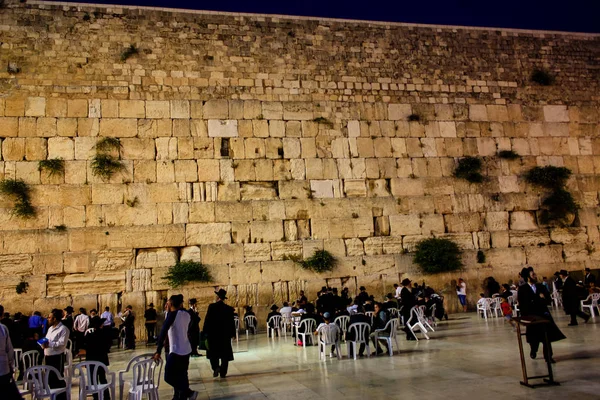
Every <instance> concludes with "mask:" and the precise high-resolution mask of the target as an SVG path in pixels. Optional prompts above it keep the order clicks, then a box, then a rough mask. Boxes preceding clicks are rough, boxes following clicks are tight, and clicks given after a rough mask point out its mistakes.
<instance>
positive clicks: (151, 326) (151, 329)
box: [146, 322, 156, 343]
mask: <svg viewBox="0 0 600 400" xmlns="http://www.w3.org/2000/svg"><path fill="white" fill-rule="evenodd" d="M146 334H147V335H148V343H154V336H156V322H151V323H146Z"/></svg>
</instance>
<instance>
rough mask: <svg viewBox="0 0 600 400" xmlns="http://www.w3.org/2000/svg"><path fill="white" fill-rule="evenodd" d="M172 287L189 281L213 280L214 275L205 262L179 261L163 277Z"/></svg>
mask: <svg viewBox="0 0 600 400" xmlns="http://www.w3.org/2000/svg"><path fill="white" fill-rule="evenodd" d="M163 279H165V280H166V281H167V283H168V284H169V286H171V287H172V288H176V287H180V286H182V285H184V284H186V283H189V282H212V276H211V275H210V273H209V272H208V269H207V268H206V266H204V265H203V264H201V263H199V262H196V261H177V263H175V265H173V266H171V267H169V270H168V271H167V274H166V275H165V277H164V278H163Z"/></svg>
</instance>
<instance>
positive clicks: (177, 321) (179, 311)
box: [153, 294, 198, 400]
mask: <svg viewBox="0 0 600 400" xmlns="http://www.w3.org/2000/svg"><path fill="white" fill-rule="evenodd" d="M167 304H168V306H169V313H168V314H167V319H166V320H165V322H164V324H163V326H162V328H161V330H160V334H159V336H158V347H157V348H156V353H154V357H153V358H154V359H155V360H159V359H160V353H161V352H162V348H163V345H164V343H165V339H166V338H167V336H168V338H169V354H168V355H167V362H166V364H165V382H167V383H168V384H169V385H171V386H173V392H174V394H173V400H196V398H197V397H198V392H195V391H193V390H191V389H190V382H189V378H188V368H189V365H190V354H191V353H192V346H191V344H190V340H189V338H188V331H189V329H190V322H191V316H190V314H189V312H187V311H186V310H184V309H183V295H181V294H178V295H173V296H171V297H170V298H169V301H168V302H167Z"/></svg>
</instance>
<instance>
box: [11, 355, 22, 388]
mask: <svg viewBox="0 0 600 400" xmlns="http://www.w3.org/2000/svg"><path fill="white" fill-rule="evenodd" d="M13 351H14V354H15V362H14V364H13V378H14V380H15V381H16V380H17V378H18V377H19V367H20V366H21V359H22V358H23V349H13Z"/></svg>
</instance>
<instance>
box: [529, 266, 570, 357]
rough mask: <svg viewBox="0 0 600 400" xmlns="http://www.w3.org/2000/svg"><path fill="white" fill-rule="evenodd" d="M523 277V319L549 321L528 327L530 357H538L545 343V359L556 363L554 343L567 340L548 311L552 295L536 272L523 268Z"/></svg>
mask: <svg viewBox="0 0 600 400" xmlns="http://www.w3.org/2000/svg"><path fill="white" fill-rule="evenodd" d="M521 277H522V278H523V279H524V280H525V283H524V284H523V285H521V286H519V291H518V298H519V308H520V310H521V315H522V316H523V319H530V320H543V321H547V323H546V324H535V325H528V326H527V331H526V333H525V336H526V337H527V342H528V343H529V346H531V351H530V353H529V356H530V357H531V358H536V357H537V351H538V349H539V347H540V342H542V343H544V359H545V360H546V361H549V362H552V363H554V362H555V361H554V359H553V358H552V342H556V341H559V340H563V339H565V335H563V333H562V332H561V331H560V329H558V327H557V326H556V324H555V323H554V320H553V319H552V315H551V314H550V310H548V304H550V301H551V298H550V293H548V291H547V290H546V288H545V287H544V285H542V284H540V283H538V281H537V275H536V274H535V272H534V271H531V270H529V269H527V268H523V269H522V270H521ZM546 335H547V336H546ZM546 337H547V339H548V342H547V343H546V342H545V338H546Z"/></svg>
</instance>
